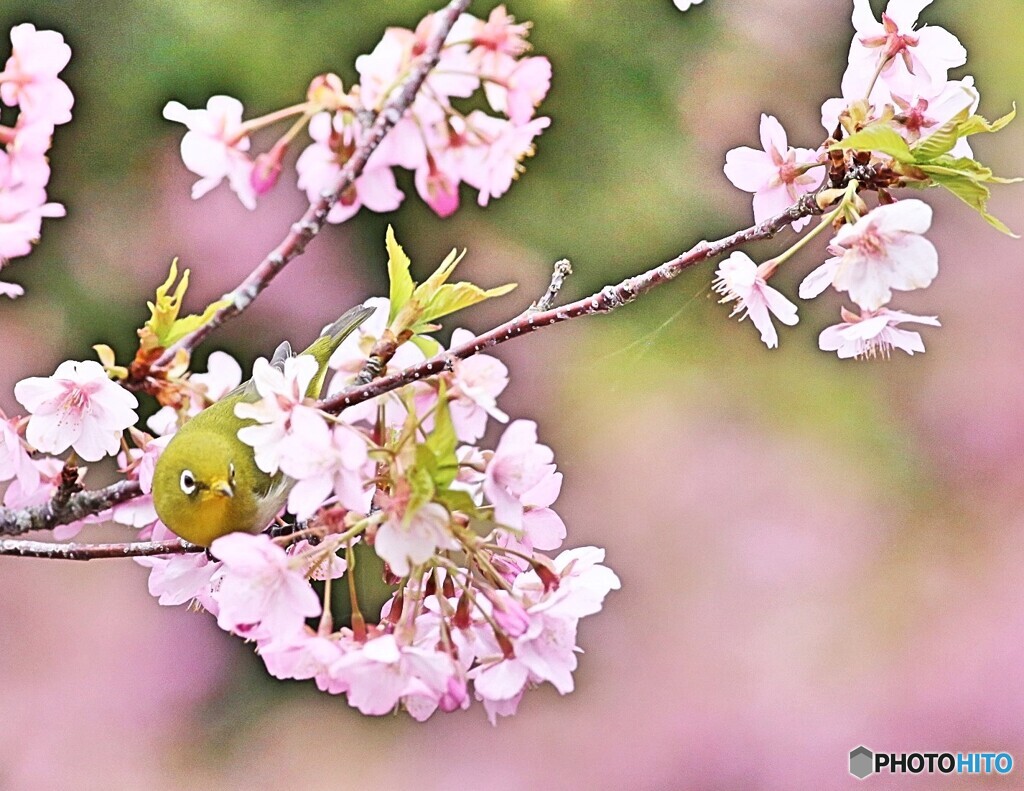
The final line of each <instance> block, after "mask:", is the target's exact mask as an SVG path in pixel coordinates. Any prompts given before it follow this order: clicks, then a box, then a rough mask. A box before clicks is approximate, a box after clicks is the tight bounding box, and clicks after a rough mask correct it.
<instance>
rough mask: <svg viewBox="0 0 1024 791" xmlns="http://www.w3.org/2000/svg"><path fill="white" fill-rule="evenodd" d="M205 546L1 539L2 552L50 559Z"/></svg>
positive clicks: (148, 553)
mask: <svg viewBox="0 0 1024 791" xmlns="http://www.w3.org/2000/svg"><path fill="white" fill-rule="evenodd" d="M205 551H206V548H205V547H200V546H197V545H196V544H189V543H188V542H187V541H178V540H171V541H132V542H128V543H125V544H53V543H51V542H49V541H23V540H16V539H10V538H4V539H0V555H19V556H21V557H26V558H48V559H50V560H98V559H100V558H127V557H132V558H142V557H150V556H152V555H184V554H187V553H194V552H205Z"/></svg>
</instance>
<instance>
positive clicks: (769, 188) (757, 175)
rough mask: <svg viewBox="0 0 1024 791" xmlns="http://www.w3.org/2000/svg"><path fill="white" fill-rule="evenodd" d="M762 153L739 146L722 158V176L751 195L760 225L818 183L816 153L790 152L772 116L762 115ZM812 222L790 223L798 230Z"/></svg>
mask: <svg viewBox="0 0 1024 791" xmlns="http://www.w3.org/2000/svg"><path fill="white" fill-rule="evenodd" d="M761 147H762V148H763V149H764V150H763V151H757V150H756V149H753V148H749V147H748V146H741V147H740V148H734V149H732V150H731V151H729V152H728V153H727V154H726V155H725V175H726V177H728V179H729V181H731V182H732V183H733V184H734V185H736V186H737V187H739V188H740V189H741V190H743V191H744V192H752V193H754V222H763V221H764V220H767V219H768V218H769V217H774V216H775V215H776V214H779V213H780V212H783V211H785V210H786V209H788V208H789V207H790V206H792V205H793V204H794V203H796V201H797V199H798V198H800V196H801V195H805V194H806V193H808V192H811V191H813V190H814V189H815V188H816V187H817V186H818V184H820V183H821V177H822V171H821V170H819V169H818V168H819V167H820V163H819V162H818V153H817V152H816V151H812V150H811V149H809V148H792V147H790V145H789V141H788V139H787V138H786V130H785V129H783V128H782V124H780V123H779V122H778V120H777V119H776V118H775V117H773V116H771V115H765V114H762V115H761ZM810 221H811V218H810V217H804V218H802V219H800V220H796V221H794V222H793V224H792V225H793V230H796V231H798V230H800V229H801V228H802V227H804V226H805V225H806V224H807V223H809V222H810Z"/></svg>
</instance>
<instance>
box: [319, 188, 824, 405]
mask: <svg viewBox="0 0 1024 791" xmlns="http://www.w3.org/2000/svg"><path fill="white" fill-rule="evenodd" d="M821 213H822V209H821V207H819V206H818V203H817V199H816V196H815V194H814V193H809V194H807V195H804V196H803V197H802V198H801V199H800V200H799V201H797V203H796V204H794V205H793V206H791V207H790V208H788V209H787V210H786V211H784V212H782V213H781V214H779V215H777V216H775V217H772V218H771V219H769V220H765V221H764V222H762V223H759V224H758V225H754V226H751V227H750V228H747V229H745V230H742V231H737V232H736V233H734V234H732V235H731V236H726V237H725V238H723V239H719V240H718V241H715V242H706V241H704V242H700V243H699V244H697V245H696V246H695V247H693V248H692V249H690V250H689V251H687V252H685V253H683V254H682V255H680V256H678V257H676V258H673V259H672V260H671V261H666V262H665V263H664V264H661V265H660V266H656V267H654V268H653V269H649V270H648V271H646V272H644V273H643V274H640V275H636V276H634V277H630V278H627V279H626V280H623V281H622V282H621V283H619V284H618V285H614V286H605V287H604V288H602V289H601V290H600V291H598V292H597V293H595V294H591V295H590V296H589V297H584V298H583V299H578V300H576V301H575V302H570V303H569V304H567V305H562V306H561V307H557V308H549V309H547V310H541V311H530V310H527V311H526V312H525V313H523V314H522V315H520V316H518V317H516V318H514V319H512V320H511V321H507V322H505V323H504V324H502V325H500V326H498V327H495V328H494V329H493V330H490V331H489V332H485V333H484V334H483V335H478V336H477V337H475V338H473V339H471V340H469V341H466V343H463V344H462V345H460V346H456V347H455V348H453V349H451V350H449V351H447V352H441V353H440V354H438V355H435V356H434V357H431V358H430V359H429V360H425V361H424V362H422V363H420V364H419V365H414V366H411V367H409V368H406V369H405V370H403V371H397V372H396V373H393V374H390V375H388V376H382V377H380V378H379V379H375V380H374V381H372V382H369V383H366V384H355V385H353V386H351V387H347V388H345V389H344V390H342V391H341V392H339V393H337V394H336V395H334V396H332V397H331V398H328V399H326V400H324V401H321V402H320V404H319V407H320V408H321V409H323V410H324V411H326V412H333V413H335V414H337V413H338V412H341V411H342V410H343V409H345V408H346V407H350V406H355V405H356V404H361V403H362V402H364V401H369V400H370V399H371V398H376V397H377V396H379V395H383V394H384V393H387V392H390V391H392V390H395V389H397V388H399V387H402V386H403V385H407V384H409V383H410V382H415V381H417V380H418V379H423V378H425V377H428V376H433V375H435V374H438V373H441V372H442V371H449V370H451V368H452V366H453V365H454V364H455V361H456V360H462V359H465V358H467V357H472V356H473V355H474V354H478V353H479V352H482V351H484V350H485V349H488V348H490V347H491V346H497V345H498V344H499V343H504V342H505V341H509V340H512V339H513V338H518V337H519V336H520V335H527V334H529V333H531V332H534V331H536V330H539V329H541V328H542V327H550V326H551V325H552V324H560V323H561V322H563V321H568V320H569V319H575V318H579V317H580V316H590V315H593V314H595V313H610V312H611V311H613V310H615V309H617V308H621V307H622V306H623V305H628V304H629V303H630V302H632V301H633V300H634V299H636V298H637V297H638V296H640V295H641V294H645V293H647V292H648V291H650V290H651V289H653V288H655V287H656V286H660V285H662V284H664V283H668V282H669V281H670V280H673V279H675V278H676V277H677V276H678V275H679V274H680V273H681V272H682V271H683V270H684V269H686V268H688V267H691V266H693V265H694V264H697V263H700V262H701V261H706V260H707V259H709V258H713V257H714V256H716V255H721V254H722V253H725V252H728V251H729V250H732V249H734V248H736V247H739V246H740V245H741V244H745V243H747V242H756V241H760V240H762V239H769V238H771V237H772V236H774V235H775V234H776V233H778V232H779V231H780V230H781V229H783V228H785V227H786V226H787V225H789V224H790V223H791V222H793V221H794V220H798V219H800V218H802V217H810V216H812V215H817V214H821Z"/></svg>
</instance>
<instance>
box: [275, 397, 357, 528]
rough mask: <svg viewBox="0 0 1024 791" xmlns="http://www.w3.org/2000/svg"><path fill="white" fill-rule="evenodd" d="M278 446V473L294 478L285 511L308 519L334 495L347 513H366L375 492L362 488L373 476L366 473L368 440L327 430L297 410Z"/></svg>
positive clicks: (342, 428)
mask: <svg viewBox="0 0 1024 791" xmlns="http://www.w3.org/2000/svg"><path fill="white" fill-rule="evenodd" d="M282 445H283V447H282V448H280V449H279V452H280V467H281V470H282V471H283V472H284V473H285V474H286V475H288V476H290V477H292V478H295V479H296V484H295V486H294V487H293V488H292V490H291V492H289V494H288V510H289V511H291V512H292V513H293V514H295V516H296V518H297V519H299V520H305V519H309V517H311V516H312V515H313V514H314V513H315V512H316V510H317V509H318V508H319V507H320V506H321V505H322V504H323V503H324V502H325V501H326V500H327V498H328V497H330V496H332V495H334V496H336V497H337V500H338V502H339V503H340V504H341V505H342V506H344V507H345V508H348V509H350V510H355V511H364V512H365V511H367V510H369V507H370V500H371V499H372V497H373V489H372V487H367V486H364V481H365V480H366V479H367V478H368V477H370V476H371V475H372V471H367V470H366V469H365V468H366V466H367V464H368V463H369V456H368V455H367V452H366V448H367V440H366V439H365V438H364V437H362V436H361V435H360V434H359V433H358V432H357V431H356V430H355V429H353V428H352V427H351V426H347V425H336V426H329V425H328V424H327V422H326V421H325V420H324V419H323V417H321V416H320V414H319V413H317V412H314V411H313V410H310V409H301V410H296V411H295V412H294V413H293V414H292V420H291V431H290V433H289V434H288V436H287V437H285V438H284V439H283V440H282Z"/></svg>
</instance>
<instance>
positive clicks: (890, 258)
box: [800, 198, 939, 310]
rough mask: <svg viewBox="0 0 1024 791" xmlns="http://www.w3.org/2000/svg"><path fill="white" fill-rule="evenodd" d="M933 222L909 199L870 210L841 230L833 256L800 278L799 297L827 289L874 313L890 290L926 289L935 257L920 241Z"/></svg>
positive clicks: (931, 247) (923, 207) (922, 207)
mask: <svg viewBox="0 0 1024 791" xmlns="http://www.w3.org/2000/svg"><path fill="white" fill-rule="evenodd" d="M931 222H932V210H931V207H930V206H929V205H928V204H927V203H924V202H923V201H920V200H916V199H913V198H912V199H908V200H902V201H899V202H898V203H892V204H889V205H885V206H878V207H876V208H875V209H872V210H871V211H870V212H868V213H867V214H865V215H864V216H863V217H861V218H860V219H859V220H857V222H856V223H854V224H853V225H844V226H843V227H842V228H840V229H839V233H837V234H836V236H835V238H834V239H833V240H832V244H831V245H830V246H829V252H830V253H831V254H832V257H831V258H829V259H828V260H827V261H826V262H825V263H824V264H822V265H821V266H819V267H818V268H817V269H815V270H814V271H813V272H811V273H810V274H809V275H807V277H806V278H804V281H803V283H801V284H800V296H801V297H802V298H803V299H811V298H812V297H816V296H817V295H818V294H820V293H821V292H822V291H824V290H825V289H826V288H827V287H828V286H829V285H830V284H831V285H833V286H835V288H836V290H837V291H847V292H849V294H850V299H852V300H853V301H854V302H856V303H857V304H858V305H859V306H860V307H862V308H864V309H865V310H877V309H878V308H880V307H882V305H884V304H886V303H887V302H888V301H889V300H890V299H891V298H892V289H896V290H898V291H911V290H913V289H916V288H924V287H926V286H928V285H929V284H930V283H931V282H932V280H933V279H934V278H935V276H936V275H937V274H938V272H939V256H938V253H937V252H936V250H935V247H934V245H932V243H931V242H929V241H928V240H927V239H925V238H924V237H923V236H922V234H923V233H924V232H925V231H927V230H928V228H929V227H930V226H931Z"/></svg>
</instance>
